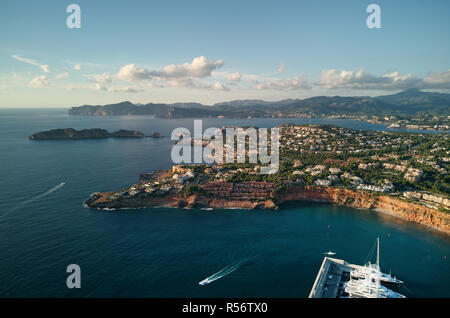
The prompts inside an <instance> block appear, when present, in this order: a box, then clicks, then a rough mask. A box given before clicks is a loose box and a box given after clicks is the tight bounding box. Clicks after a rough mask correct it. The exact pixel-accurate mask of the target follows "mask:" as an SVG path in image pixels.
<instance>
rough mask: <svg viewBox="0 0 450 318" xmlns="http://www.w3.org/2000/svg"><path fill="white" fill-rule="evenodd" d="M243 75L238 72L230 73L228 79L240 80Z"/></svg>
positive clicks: (232, 80) (231, 80)
mask: <svg viewBox="0 0 450 318" xmlns="http://www.w3.org/2000/svg"><path fill="white" fill-rule="evenodd" d="M241 77H242V75H241V73H239V72H236V73H232V74H230V75H228V76H227V80H229V81H230V82H239V81H240V80H241Z"/></svg>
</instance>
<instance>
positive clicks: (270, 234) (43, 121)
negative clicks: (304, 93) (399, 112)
mask: <svg viewBox="0 0 450 318" xmlns="http://www.w3.org/2000/svg"><path fill="white" fill-rule="evenodd" d="M203 122H204V127H207V126H215V127H220V126H222V125H227V124H229V125H250V124H252V125H256V126H259V127H271V126H274V125H278V124H281V123H283V122H294V123H308V122H309V120H308V119H306V120H300V119H297V120H293V119H288V120H283V119H254V120H223V119H221V120H218V119H208V120H204V121H203ZM313 123H332V124H338V125H341V126H345V127H349V128H369V129H383V128H384V126H381V125H373V124H368V123H362V122H357V121H349V120H313ZM180 126H183V127H187V128H190V129H192V127H193V121H192V120H163V119H157V120H155V119H151V118H145V117H108V118H96V117H92V118H89V117H88V118H82V117H69V116H67V115H66V110H14V111H11V110H0V178H1V182H0V297H108V296H111V297H135V296H136V297H137V296H139V297H231V296H237V297H239V296H267V297H306V296H307V295H308V293H309V291H310V289H311V286H312V284H313V281H314V278H315V276H316V274H317V271H318V269H319V266H320V264H321V261H322V258H323V253H324V252H327V251H329V250H332V251H334V252H336V253H337V255H336V257H339V258H343V259H345V260H347V261H349V262H354V263H358V264H360V263H363V262H364V260H365V258H366V256H367V253H368V252H369V249H370V248H371V247H372V245H373V242H374V240H375V238H376V237H377V236H380V240H381V252H382V255H381V266H382V269H383V270H385V271H389V270H390V269H391V270H392V273H393V274H395V275H396V276H397V277H399V278H400V279H402V280H404V281H405V282H406V284H405V288H403V289H402V290H400V291H401V292H403V293H404V294H406V295H407V296H408V297H450V290H449V287H448V286H449V285H450V267H449V260H446V259H445V256H447V258H449V257H450V239H449V238H448V237H447V236H443V235H439V234H436V233H433V232H432V231H430V230H427V229H425V228H423V227H420V226H418V225H415V224H412V223H408V222H405V221H402V220H399V219H397V218H393V217H390V216H386V215H380V214H377V213H375V212H369V211H364V210H355V209H348V208H340V207H336V206H333V205H325V204H324V205H318V204H306V203H304V204H300V205H295V206H294V205H290V206H286V207H285V208H284V209H282V210H281V211H276V212H275V211H240V210H228V211H225V210H224V211H204V210H177V209H141V210H132V211H120V212H98V211H91V210H89V209H86V208H84V207H83V206H82V202H83V200H85V199H86V198H87V197H88V196H89V194H90V193H92V192H95V191H106V190H114V189H118V188H120V187H123V186H128V185H131V184H133V183H135V182H136V181H137V178H138V174H139V173H141V172H149V171H152V170H155V169H162V168H168V167H170V166H171V163H170V149H171V146H172V143H171V142H170V140H169V139H167V138H164V139H151V138H147V139H142V140H120V139H108V140H82V141H30V140H28V136H29V135H30V134H32V133H34V132H37V131H41V130H47V129H52V128H67V127H72V128H75V129H81V128H93V127H99V128H105V129H108V130H110V131H112V130H116V129H138V130H140V131H142V132H144V133H146V134H151V133H153V132H154V131H155V130H158V131H160V132H161V133H162V134H164V135H165V136H170V132H171V131H172V129H173V128H175V127H180ZM62 181H64V182H66V185H65V186H64V187H62V188H60V189H58V190H56V191H54V192H52V193H50V194H48V195H46V196H40V197H38V196H39V195H41V194H43V193H45V192H46V191H48V190H49V189H51V188H53V187H55V186H56V185H58V184H59V183H60V182H62ZM36 197H37V198H36ZM250 257H253V258H252V259H251V260H249V261H247V262H244V263H243V264H242V265H241V267H239V268H238V269H237V270H236V271H234V272H233V273H231V274H230V275H228V276H226V277H223V278H222V279H219V280H217V281H215V282H213V283H211V284H209V285H207V286H199V285H198V282H199V281H201V280H203V279H204V278H206V277H208V276H210V275H211V274H213V273H215V272H217V271H219V270H220V269H222V268H223V267H225V266H227V265H231V264H234V263H237V262H239V261H240V260H242V259H246V258H250ZM71 263H75V264H78V265H80V266H81V271H82V288H81V289H79V290H69V289H67V287H66V275H67V274H66V272H65V271H66V267H67V265H68V264H71Z"/></svg>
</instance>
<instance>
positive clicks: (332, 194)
mask: <svg viewBox="0 0 450 318" xmlns="http://www.w3.org/2000/svg"><path fill="white" fill-rule="evenodd" d="M112 194H113V193H111V192H109V193H102V194H100V195H97V196H94V197H93V198H91V199H89V200H88V201H87V202H86V204H87V205H88V206H89V207H92V208H97V209H105V208H106V209H107V208H112V209H120V208H124V209H127V208H141V207H156V206H165V207H178V208H183V207H186V208H213V209H247V210H254V209H274V210H276V209H278V206H279V205H280V204H282V203H286V202H293V201H316V202H328V203H334V204H337V205H340V206H346V207H352V208H362V209H372V210H378V211H380V212H384V213H389V214H392V215H394V216H397V217H400V218H403V219H405V220H408V221H411V222H415V223H419V224H422V225H425V226H427V227H430V228H433V229H436V230H438V231H441V232H444V233H447V234H450V214H448V213H444V212H440V211H437V210H434V209H431V208H428V207H426V206H423V205H420V204H417V203H410V202H406V201H403V200H400V199H398V198H395V197H390V196H386V195H379V196H377V195H374V194H371V193H367V192H363V191H353V190H349V189H344V188H331V187H328V188H322V187H312V186H306V187H300V186H299V187H291V188H288V189H287V190H285V191H284V192H282V193H280V194H278V195H277V196H276V197H275V198H274V199H273V200H272V199H270V198H267V199H266V200H239V199H232V198H216V197H213V196H205V195H198V194H195V195H191V196H188V197H185V198H181V197H179V196H177V195H166V196H160V197H147V198H139V197H133V198H128V199H123V200H111V199H110V198H109V197H110V196H111V195H112Z"/></svg>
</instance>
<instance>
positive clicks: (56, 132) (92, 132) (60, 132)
mask: <svg viewBox="0 0 450 318" xmlns="http://www.w3.org/2000/svg"><path fill="white" fill-rule="evenodd" d="M144 137H150V138H162V136H161V135H160V134H159V132H154V133H153V134H152V135H151V136H145V135H144V134H143V133H142V132H140V131H137V130H125V129H120V130H117V131H114V132H112V133H110V132H109V131H107V130H106V129H101V128H91V129H82V130H76V129H73V128H65V129H51V130H47V131H40V132H37V133H35V134H33V135H31V136H30V137H29V138H30V139H32V140H35V139H39V140H56V139H101V138H144Z"/></svg>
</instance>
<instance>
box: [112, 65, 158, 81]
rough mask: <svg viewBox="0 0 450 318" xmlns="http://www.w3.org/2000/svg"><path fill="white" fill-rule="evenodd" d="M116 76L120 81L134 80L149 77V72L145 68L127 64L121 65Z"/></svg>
mask: <svg viewBox="0 0 450 318" xmlns="http://www.w3.org/2000/svg"><path fill="white" fill-rule="evenodd" d="M116 76H117V78H119V79H120V80H122V81H126V82H134V81H142V80H146V79H149V78H150V73H149V71H148V70H146V69H145V68H138V67H136V65H134V64H128V65H125V66H124V67H122V68H121V69H120V71H119V73H117V75H116Z"/></svg>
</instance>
